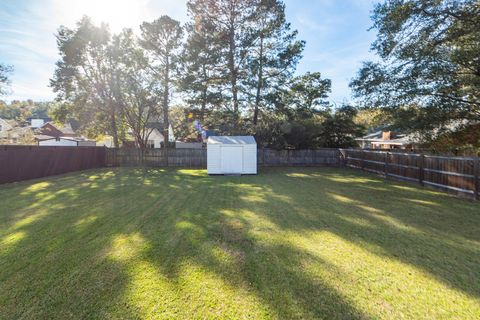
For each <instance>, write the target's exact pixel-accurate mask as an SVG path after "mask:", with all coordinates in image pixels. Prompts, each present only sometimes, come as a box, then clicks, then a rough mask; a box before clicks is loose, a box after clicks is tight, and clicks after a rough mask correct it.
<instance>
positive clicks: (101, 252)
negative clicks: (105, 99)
mask: <svg viewBox="0 0 480 320" xmlns="http://www.w3.org/2000/svg"><path fill="white" fill-rule="evenodd" d="M213 179H215V178H210V177H205V176H202V175H201V174H200V176H195V175H189V174H185V173H183V172H182V171H172V170H170V171H164V170H142V169H119V170H113V171H110V170H105V171H88V172H84V173H81V174H77V175H69V176H63V177H59V178H52V179H46V180H45V181H39V182H36V183H33V184H32V183H30V184H28V183H22V184H16V185H12V186H6V187H2V188H1V189H0V197H1V198H2V201H3V200H8V204H7V205H6V206H4V207H3V208H2V209H0V219H1V220H0V221H1V229H0V231H1V233H0V235H1V239H2V240H3V241H4V242H5V244H6V245H7V246H8V250H3V251H2V252H0V267H1V270H2V271H1V272H0V282H1V283H2V287H1V288H0V300H1V301H2V304H1V305H0V313H1V314H2V315H4V316H6V317H7V318H10V317H11V318H18V317H23V318H38V317H41V318H108V317H110V318H112V317H113V318H138V317H141V318H148V317H150V316H159V315H161V314H163V315H164V317H166V318H170V317H180V318H181V317H182V315H184V316H189V317H202V316H205V315H207V316H208V315H210V316H212V317H220V318H221V317H222V312H227V313H228V314H229V315H230V316H232V315H234V316H235V315H236V316H238V317H245V315H242V312H246V311H247V310H244V309H242V308H240V307H239V308H236V307H235V305H234V302H233V301H221V302H220V301H219V300H218V299H219V297H220V296H221V294H220V295H219V297H216V298H215V299H214V301H215V302H214V304H213V305H211V306H210V307H209V309H207V310H204V309H201V306H200V305H198V303H197V306H196V307H197V308H200V309H198V310H197V309H195V308H192V309H190V310H189V309H188V304H187V305H185V303H190V304H195V301H194V300H192V298H188V296H186V294H190V295H191V294H192V292H191V290H190V289H188V288H185V287H184V285H182V282H181V281H180V278H182V277H185V275H184V274H183V273H184V270H183V268H184V267H185V265H186V266H190V267H192V268H193V267H194V268H200V269H201V270H205V271H206V272H207V273H208V274H213V275H214V277H215V278H219V279H221V282H222V283H225V284H228V287H232V288H234V289H232V290H233V293H231V294H230V295H231V296H232V297H236V299H240V300H241V299H242V294H241V292H245V293H246V294H248V295H249V296H250V299H251V300H252V301H250V303H251V305H252V306H255V307H258V310H255V311H251V312H252V315H253V316H255V315H261V316H264V317H272V316H273V317H279V318H351V319H354V318H365V317H366V316H365V315H364V314H362V312H360V311H359V310H357V309H356V308H355V307H353V306H352V305H351V304H350V303H349V302H348V301H347V299H346V298H345V297H343V296H342V295H341V294H340V293H338V292H337V291H336V290H335V289H333V288H331V287H330V286H329V285H328V284H326V283H324V282H322V280H321V279H320V278H314V277H313V276H311V275H309V274H307V273H306V272H304V270H303V269H302V267H301V266H302V261H305V260H311V261H313V262H312V263H317V264H318V265H325V264H327V262H325V261H321V260H320V259H319V258H318V257H314V256H311V255H309V254H308V253H307V252H302V251H301V250H299V249H298V248H295V247H292V246H290V245H288V244H280V245H279V244H272V243H263V242H261V241H260V240H259V239H256V238H254V237H251V236H250V234H249V233H250V230H251V229H252V228H253V227H254V226H251V225H250V224H249V223H248V220H246V219H243V218H242V216H241V214H237V213H234V214H233V215H232V214H231V213H232V212H237V210H239V209H241V207H242V201H241V200H239V199H238V197H237V194H236V193H237V192H239V190H238V188H237V183H238V181H234V180H231V179H222V178H220V179H222V180H220V181H218V180H215V181H214V180H213ZM172 186H175V187H177V189H175V188H172ZM260 187H261V186H260ZM172 189H173V190H175V191H174V192H173V193H172V192H171V190H172ZM216 194H219V196H220V197H222V196H223V198H221V199H217V200H218V201H209V197H212V196H215V195H216ZM192 202H193V203H192ZM18 232H21V233H22V234H23V236H22V237H20V238H19V239H17V240H16V241H11V239H10V238H9V237H11V235H12V234H15V233H18ZM135 243H136V244H137V245H135ZM150 267H151V268H152V270H151V273H154V274H155V276H151V277H150V278H149V276H146V275H148V274H149V271H148V270H149V268H150ZM329 268H331V266H330V267H329ZM137 277H140V279H137ZM141 277H146V278H145V279H141ZM199 277H200V278H199V279H198V281H199V283H200V285H201V283H202V277H205V275H203V274H202V275H200V276H199ZM182 281H183V280H182ZM135 283H141V284H142V285H145V286H146V288H150V286H152V285H153V288H152V290H155V289H159V288H156V287H155V285H158V284H160V283H167V284H168V286H171V288H170V290H171V292H170V293H171V294H172V295H173V293H172V292H177V294H178V293H180V294H179V295H178V296H177V297H176V299H177V301H176V303H177V304H178V305H180V306H181V305H183V306H184V307H186V308H185V310H183V311H178V310H177V311H176V313H175V312H174V313H172V310H169V309H175V308H177V305H175V303H174V302H172V304H171V305H170V304H169V303H168V302H167V303H162V302H161V301H158V302H156V303H154V304H153V305H143V304H142V302H140V300H141V299H140V300H139V297H142V290H144V289H145V288H142V287H138V288H137V287H135ZM215 284H216V285H218V282H215ZM168 286H167V287H168ZM163 289H165V288H163ZM167 290H168V288H167ZM223 290H226V289H225V288H223V287H220V288H218V291H219V292H222V291H223ZM237 290H240V293H239V292H237ZM214 291H215V290H214ZM154 293H155V294H156V295H157V296H156V297H155V296H154V297H153V298H158V299H159V300H161V299H162V298H165V295H164V294H163V293H162V292H159V291H154ZM182 293H185V296H182ZM210 293H211V292H210ZM136 295H140V296H136ZM147 298H148V292H147V296H146V297H145V299H147ZM197 298H199V299H200V297H197ZM256 299H259V301H256ZM147 300H148V299H147ZM182 300H185V301H184V302H181V301H182ZM240 300H238V301H240ZM207 302H208V301H207ZM182 303H183V304H182ZM210 303H211V302H210ZM259 304H260V305H261V307H260V306H259ZM240 305H241V304H240ZM157 312H158V313H157ZM202 312H203V313H202ZM219 312H220V313H219Z"/></svg>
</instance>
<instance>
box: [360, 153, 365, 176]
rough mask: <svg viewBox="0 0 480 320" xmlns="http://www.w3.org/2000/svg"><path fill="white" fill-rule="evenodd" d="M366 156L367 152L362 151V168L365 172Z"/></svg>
mask: <svg viewBox="0 0 480 320" xmlns="http://www.w3.org/2000/svg"><path fill="white" fill-rule="evenodd" d="M365 154H366V153H365V151H364V150H362V151H361V155H362V158H361V159H362V162H361V164H360V167H361V168H362V170H363V171H365Z"/></svg>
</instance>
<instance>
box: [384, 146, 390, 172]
mask: <svg viewBox="0 0 480 320" xmlns="http://www.w3.org/2000/svg"><path fill="white" fill-rule="evenodd" d="M389 161H390V152H388V151H387V152H385V179H388V162H389Z"/></svg>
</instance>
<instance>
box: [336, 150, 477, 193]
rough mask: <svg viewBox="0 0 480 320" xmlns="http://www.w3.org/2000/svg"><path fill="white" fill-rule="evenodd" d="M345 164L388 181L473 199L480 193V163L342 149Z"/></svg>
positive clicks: (454, 158)
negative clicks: (416, 184) (467, 196)
mask: <svg viewBox="0 0 480 320" xmlns="http://www.w3.org/2000/svg"><path fill="white" fill-rule="evenodd" d="M340 153H341V157H342V164H343V165H345V166H347V167H351V168H356V169H362V170H365V171H369V172H374V173H377V174H381V175H383V176H385V177H386V178H390V177H391V178H395V179H400V180H407V181H414V182H418V183H419V184H420V185H428V186H432V187H435V188H440V189H443V190H448V191H453V192H458V193H461V194H466V195H471V196H473V197H475V199H477V200H478V198H479V193H480V181H479V179H480V177H479V176H480V160H479V158H477V157H445V156H431V155H423V154H412V153H401V152H385V151H369V150H360V149H340Z"/></svg>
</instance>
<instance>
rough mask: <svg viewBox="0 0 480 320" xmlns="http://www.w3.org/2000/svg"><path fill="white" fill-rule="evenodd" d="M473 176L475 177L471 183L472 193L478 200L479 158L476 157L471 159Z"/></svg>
mask: <svg viewBox="0 0 480 320" xmlns="http://www.w3.org/2000/svg"><path fill="white" fill-rule="evenodd" d="M473 170H474V173H473V177H474V179H475V181H474V183H473V189H474V190H473V194H474V196H475V200H479V198H480V181H479V179H480V158H479V157H477V158H475V159H474V160H473Z"/></svg>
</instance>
